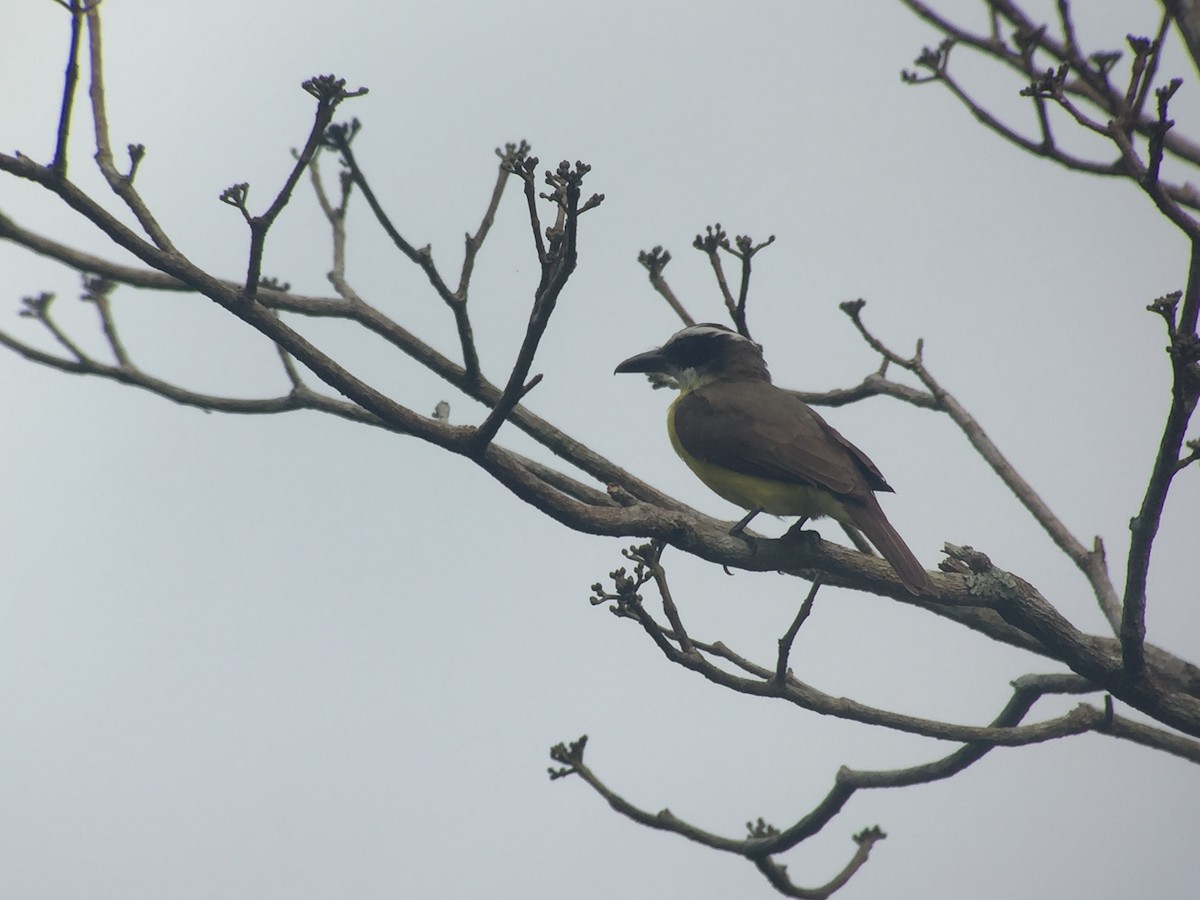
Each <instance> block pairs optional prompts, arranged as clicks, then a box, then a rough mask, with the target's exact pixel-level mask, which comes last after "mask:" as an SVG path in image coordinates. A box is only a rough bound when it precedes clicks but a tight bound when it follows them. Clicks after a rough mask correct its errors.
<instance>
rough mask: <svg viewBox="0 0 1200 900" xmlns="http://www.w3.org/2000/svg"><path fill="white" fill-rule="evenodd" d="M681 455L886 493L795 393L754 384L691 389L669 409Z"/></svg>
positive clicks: (874, 473) (838, 490) (852, 490)
mask: <svg viewBox="0 0 1200 900" xmlns="http://www.w3.org/2000/svg"><path fill="white" fill-rule="evenodd" d="M675 434H676V436H677V437H678V439H679V442H680V444H682V445H683V448H684V449H685V450H687V452H688V453H690V454H692V455H693V456H696V457H698V458H700V459H702V460H705V461H706V462H710V463H713V464H714V465H718V466H720V467H721V468H724V469H731V470H733V471H735V472H741V473H743V474H746V475H754V476H757V477H759V478H770V479H773V480H776V481H785V482H789V483H794V484H804V485H811V486H813V487H819V488H823V489H824V490H827V491H829V492H831V493H833V494H836V495H843V496H847V495H855V494H859V495H861V494H862V493H863V492H866V491H870V490H872V489H874V490H891V488H889V487H888V486H887V482H886V481H884V480H883V477H882V476H881V475H879V472H878V470H877V469H876V468H875V466H874V464H873V463H872V462H871V461H870V460H869V459H867V457H866V454H864V453H862V451H860V450H859V449H858V448H857V447H855V446H854V445H853V444H851V443H850V442H849V441H847V440H846V439H845V438H843V437H842V436H841V435H840V434H838V432H837V431H835V430H834V429H833V428H832V427H830V426H829V425H828V424H826V422H825V420H824V419H822V418H821V417H820V416H818V415H817V414H816V413H815V412H813V411H812V410H811V409H809V408H808V406H807V405H806V404H805V403H804V402H803V401H801V400H800V399H799V398H798V397H795V396H794V395H792V394H790V393H788V392H787V391H784V390H781V389H779V388H777V387H775V386H774V385H772V384H769V383H766V382H761V381H733V382H723V383H722V382H718V383H714V384H707V385H703V386H702V387H699V388H696V389H695V390H694V391H691V392H690V393H688V394H685V395H684V396H683V397H681V398H680V399H679V402H678V404H677V405H676V407H675Z"/></svg>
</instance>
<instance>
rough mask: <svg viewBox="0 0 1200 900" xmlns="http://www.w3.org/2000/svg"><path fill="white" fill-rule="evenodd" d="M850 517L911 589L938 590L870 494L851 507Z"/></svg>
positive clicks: (921, 592)
mask: <svg viewBox="0 0 1200 900" xmlns="http://www.w3.org/2000/svg"><path fill="white" fill-rule="evenodd" d="M853 519H854V524H855V525H856V526H857V527H858V528H859V529H860V530H861V531H862V533H863V534H865V535H866V536H867V540H869V541H870V542H871V543H872V544H874V545H875V549H876V550H878V551H879V553H880V554H881V555H882V556H883V558H884V559H886V560H887V561H888V562H889V563H891V566H892V568H893V569H895V570H896V574H897V575H899V576H900V580H901V581H902V582H904V586H905V587H906V588H908V590H909V592H910V593H912V594H916V595H917V596H928V595H931V594H934V593H936V592H937V591H936V589H935V588H934V586H933V579H931V578H930V577H929V573H928V572H927V571H925V567H924V566H923V565H921V563H920V562H919V561H918V560H917V558H916V557H915V556H913V552H912V551H911V550H909V549H908V544H906V543H904V538H902V537H900V535H899V534H898V533H897V531H896V529H895V528H893V527H892V523H891V522H889V521H888V520H887V517H886V516H885V515H884V514H883V509H882V508H881V507H880V506H879V501H878V500H876V499H875V496H874V495H873V494H872V495H870V499H869V500H868V502H867V503H866V504H864V505H863V506H861V507H858V508H856V509H854V511H853Z"/></svg>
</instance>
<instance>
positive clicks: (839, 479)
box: [616, 324, 934, 595]
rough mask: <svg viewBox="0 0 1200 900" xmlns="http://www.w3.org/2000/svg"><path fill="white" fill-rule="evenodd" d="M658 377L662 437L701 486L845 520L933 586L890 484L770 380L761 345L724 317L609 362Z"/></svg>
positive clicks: (903, 572) (785, 512)
mask: <svg viewBox="0 0 1200 900" xmlns="http://www.w3.org/2000/svg"><path fill="white" fill-rule="evenodd" d="M616 372H617V373H621V372H643V373H646V374H649V375H651V376H655V375H657V376H665V378H666V379H669V380H670V381H672V382H674V386H676V387H678V389H679V396H678V397H677V398H676V399H675V401H674V402H673V403H672V404H671V408H670V409H669V410H668V412H667V433H668V434H669V435H670V438H671V446H673V447H674V448H675V452H676V453H678V454H679V456H680V458H681V459H682V460H683V461H684V462H685V463H687V465H688V467H689V468H691V470H692V471H693V472H695V473H696V475H697V476H698V477H699V478H700V480H701V481H703V482H704V483H705V484H706V485H708V487H709V488H711V489H712V490H713V491H715V492H716V493H717V494H719V495H720V496H722V497H724V498H725V499H726V500H728V501H729V502H730V503H734V504H736V505H737V506H740V507H742V508H743V509H746V510H749V513H748V514H747V515H746V517H745V518H743V519H742V520H741V521H740V522H738V523H737V524H736V525H735V526H734V527H733V528H732V529H730V534H737V533H739V532H740V531H741V530H742V529H743V528H745V527H746V525H747V524H748V523H749V522H750V520H751V519H752V518H754V516H756V515H757V514H758V513H760V512H766V513H770V514H772V515H776V516H801V517H802V518H801V523H803V522H804V521H806V520H808V519H817V518H820V517H822V516H830V517H832V518H834V519H836V520H837V521H838V522H841V523H842V524H843V525H848V526H852V527H854V528H857V529H858V530H859V531H861V532H862V533H863V534H864V535H866V537H867V539H868V540H870V542H871V543H872V544H873V545H874V546H875V548H876V549H877V550H879V552H880V553H881V554H882V555H883V558H884V559H886V560H887V561H888V562H889V563H891V566H892V568H893V569H895V570H896V574H897V575H899V576H900V580H901V581H902V582H903V583H904V586H905V587H906V588H907V589H908V590H909V592H911V593H913V594H918V595H921V594H932V593H934V586H933V582H932V580H931V579H930V577H929V573H928V572H926V571H925V568H924V567H923V566H922V565H921V564H920V563H919V562H918V561H917V558H916V557H915V556H913V553H912V551H911V550H909V549H908V545H907V544H905V543H904V540H903V538H901V537H900V535H899V534H897V533H896V529H894V528H893V527H892V525H891V523H890V522H888V520H887V517H886V516H884V514H883V510H882V509H881V508H880V506H879V501H878V500H876V499H875V493H874V492H875V491H891V490H892V488H891V486H890V485H889V484H888V483H887V482H886V481H885V480H884V478H883V476H882V475H881V474H880V473H879V470H878V469H877V468H876V467H875V464H874V463H873V462H871V460H870V459H869V458H868V457H867V455H866V454H865V453H863V452H862V451H861V450H859V449H858V448H857V447H855V446H854V445H853V444H852V443H850V442H849V441H848V440H846V439H845V438H844V437H842V436H841V434H839V433H838V432H837V430H836V429H834V428H833V427H832V426H831V425H829V424H828V423H827V422H826V421H825V420H824V419H822V418H821V417H820V416H819V415H817V414H816V413H815V412H814V411H813V410H812V409H810V408H809V407H808V405H807V404H805V403H804V402H803V401H802V400H800V399H799V398H798V397H796V396H795V395H794V394H791V393H789V392H788V391H785V390H783V389H782V388H778V387H776V386H775V385H774V384H772V383H771V375H770V373H769V372H768V371H767V364H766V362H765V361H764V360H763V354H762V348H761V347H759V345H758V344H756V343H754V341H752V340H750V339H749V338H747V337H745V336H743V335H741V334H739V333H738V332H736V331H733V330H731V329H729V328H726V327H725V326H723V325H711V324H708V325H691V326H689V327H687V328H684V329H683V330H682V331H679V332H676V333H675V334H674V335H672V336H671V338H670V340H668V341H667V342H666V343H665V344H663V345H662V346H661V347H658V348H657V349H654V350H650V351H648V352H646V353H639V354H637V355H636V356H631V357H630V358H629V359H627V360H625V361H624V362H622V363H621V364H620V365H619V366H617V368H616Z"/></svg>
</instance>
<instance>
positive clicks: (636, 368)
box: [613, 324, 771, 393]
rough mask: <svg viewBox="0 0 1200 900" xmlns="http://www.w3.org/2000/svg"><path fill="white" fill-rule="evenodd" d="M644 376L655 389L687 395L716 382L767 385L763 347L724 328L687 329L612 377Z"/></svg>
mask: <svg viewBox="0 0 1200 900" xmlns="http://www.w3.org/2000/svg"><path fill="white" fill-rule="evenodd" d="M622 372H644V373H645V374H647V375H649V376H650V380H651V381H652V382H655V387H661V386H663V385H664V384H669V385H670V386H672V387H677V388H678V389H679V390H681V391H684V392H685V393H686V392H687V391H690V390H692V389H693V388H697V387H699V386H700V385H702V384H707V383H708V382H710V381H716V380H717V379H735V378H736V379H757V380H765V381H770V380H771V376H770V374H769V373H768V372H767V364H766V363H765V362H764V361H763V355H762V347H760V346H759V345H758V344H756V343H754V341H752V340H750V338H748V337H745V336H744V335H741V334H738V333H737V332H736V331H734V330H733V329H731V328H726V327H725V326H724V325H713V324H704V325H689V326H688V327H687V328H684V329H683V330H682V331H677V332H675V333H674V334H673V335H671V337H670V338H669V339H668V340H667V342H666V343H665V344H663V345H662V346H661V347H656V348H655V349H653V350H647V351H646V352H645V353H639V354H637V355H636V356H631V357H629V359H627V360H625V361H624V362H622V363H621V364H620V365H618V366H617V368H616V370H615V372H614V373H613V374H620V373H622Z"/></svg>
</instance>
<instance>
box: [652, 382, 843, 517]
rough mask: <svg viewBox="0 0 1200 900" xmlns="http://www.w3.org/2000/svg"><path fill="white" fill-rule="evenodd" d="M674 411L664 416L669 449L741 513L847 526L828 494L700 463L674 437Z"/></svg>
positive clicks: (703, 462) (805, 486)
mask: <svg viewBox="0 0 1200 900" xmlns="http://www.w3.org/2000/svg"><path fill="white" fill-rule="evenodd" d="M674 417H675V407H674V404H672V406H671V409H670V411H669V412H668V413H667V434H668V435H669V437H670V438H671V446H672V447H674V448H675V452H676V453H677V454H679V458H680V459H682V460H683V461H684V462H685V463H687V465H688V468H689V469H691V470H692V471H693V472H695V473H696V477H697V478H699V479H700V480H701V481H703V482H704V483H705V484H706V485H707V486H708V488H709V489H710V490H711V491H713V492H714V493H715V494H717V495H718V496H720V497H723V498H724V499H726V500H728V501H729V502H730V503H733V504H735V505H736V506H740V507H741V508H742V509H746V510H750V509H759V510H762V511H763V512H766V513H770V514H771V515H774V516H806V517H808V518H810V519H819V518H821V517H822V516H831V517H832V518H834V519H836V520H838V521H839V522H850V521H851V520H850V517H849V515H848V514H847V512H846V508H845V507H844V506H842V504H841V503H840V502H839V501H838V500H837V498H836V497H834V495H833V494H831V493H830V492H829V491H826V490H822V489H820V488H815V487H810V486H808V485H804V484H795V483H791V482H787V481H776V480H774V479H770V478H760V477H759V476H757V475H746V474H744V473H742V472H735V471H733V470H732V469H727V468H724V467H723V466H717V465H714V464H713V463H710V462H706V461H705V460H703V459H699V458H697V457H695V456H693V455H692V454H690V453H688V452H687V451H686V450H684V449H683V445H682V444H681V443H680V442H679V438H678V437H676V435H675V422H674Z"/></svg>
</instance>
